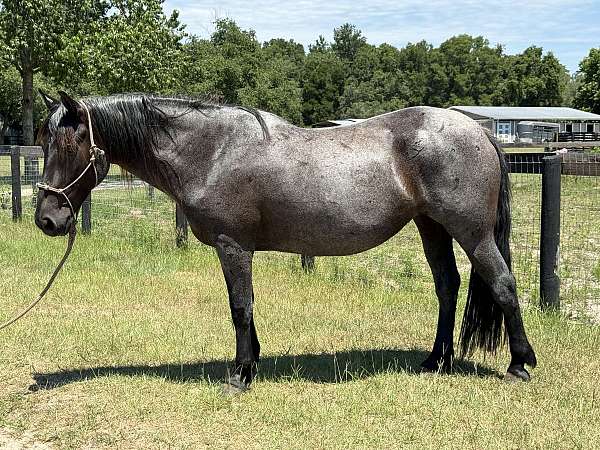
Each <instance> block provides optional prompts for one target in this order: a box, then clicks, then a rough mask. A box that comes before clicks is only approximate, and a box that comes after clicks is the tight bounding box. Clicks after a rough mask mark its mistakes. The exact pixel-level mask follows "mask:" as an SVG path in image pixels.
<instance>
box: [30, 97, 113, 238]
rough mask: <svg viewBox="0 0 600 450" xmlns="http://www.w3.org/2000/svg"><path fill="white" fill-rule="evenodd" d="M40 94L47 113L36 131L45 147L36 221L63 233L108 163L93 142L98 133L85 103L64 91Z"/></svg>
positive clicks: (46, 229) (53, 232)
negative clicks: (57, 96)
mask: <svg viewBox="0 0 600 450" xmlns="http://www.w3.org/2000/svg"><path fill="white" fill-rule="evenodd" d="M40 94H41V95H42V97H43V99H44V101H45V103H46V106H47V107H48V110H49V114H48V117H47V119H46V120H45V122H44V125H43V126H42V128H41V129H40V132H39V134H38V144H39V145H41V146H42V148H43V149H44V173H43V177H42V183H40V184H39V185H38V187H39V192H38V198H37V208H36V211H35V223H36V225H37V226H38V227H39V228H40V229H41V230H42V231H43V232H44V233H45V234H47V235H49V236H64V235H65V234H67V232H68V231H69V229H70V227H71V226H72V225H73V224H74V221H75V219H76V214H77V212H78V211H79V208H80V207H81V204H82V203H83V201H84V200H85V198H86V197H87V196H88V194H89V193H90V192H91V190H92V189H93V188H94V187H95V186H96V185H97V184H98V183H99V182H100V181H101V180H102V179H103V178H104V177H105V176H106V173H107V172H108V168H109V164H108V162H107V160H106V157H105V155H104V152H103V151H102V150H100V149H99V148H98V147H96V146H95V145H94V137H96V138H98V136H97V135H95V136H94V134H93V130H90V128H91V127H92V125H91V124H92V120H91V117H90V115H89V110H88V108H87V106H86V105H85V104H84V103H83V102H78V101H77V100H74V99H73V98H71V97H70V96H69V95H67V94H65V93H64V92H60V100H54V99H53V98H51V97H49V96H48V95H46V94H44V93H43V92H40ZM90 131H91V132H90Z"/></svg>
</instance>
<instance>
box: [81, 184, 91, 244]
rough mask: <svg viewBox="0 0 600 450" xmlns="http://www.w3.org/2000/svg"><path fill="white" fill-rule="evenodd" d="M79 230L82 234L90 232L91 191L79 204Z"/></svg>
mask: <svg viewBox="0 0 600 450" xmlns="http://www.w3.org/2000/svg"><path fill="white" fill-rule="evenodd" d="M81 231H82V232H83V234H90V233H91V232H92V193H91V192H90V194H89V195H88V196H87V197H86V198H85V200H84V201H83V203H82V204H81Z"/></svg>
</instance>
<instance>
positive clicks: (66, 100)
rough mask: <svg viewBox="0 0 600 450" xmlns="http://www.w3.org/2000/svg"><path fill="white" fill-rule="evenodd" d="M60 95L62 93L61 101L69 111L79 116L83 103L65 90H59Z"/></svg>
mask: <svg viewBox="0 0 600 450" xmlns="http://www.w3.org/2000/svg"><path fill="white" fill-rule="evenodd" d="M58 95H60V102H61V103H62V104H63V105H64V107H65V108H67V111H68V112H69V113H71V114H73V115H75V117H79V115H80V111H81V109H82V108H81V105H80V104H79V102H78V101H77V100H75V99H74V98H73V97H71V96H70V95H69V94H67V93H66V92H63V91H58Z"/></svg>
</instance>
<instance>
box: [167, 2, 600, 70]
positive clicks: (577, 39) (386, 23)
mask: <svg viewBox="0 0 600 450" xmlns="http://www.w3.org/2000/svg"><path fill="white" fill-rule="evenodd" d="M165 9H166V11H167V12H170V11H172V10H173V9H177V10H179V12H180V19H181V22H182V23H185V24H187V28H186V29H187V31H188V33H191V34H195V35H198V36H200V37H205V38H206V37H208V36H209V35H210V33H211V32H212V31H213V29H214V26H213V23H214V21H215V20H216V19H220V18H230V19H233V20H235V22H236V23H237V24H238V25H239V26H241V27H242V28H244V29H253V30H255V31H256V36H257V38H258V40H259V41H261V42H263V41H268V40H269V39H272V38H286V39H293V40H295V41H296V42H300V43H302V44H304V46H305V48H306V49H308V44H311V43H313V42H314V41H315V40H316V39H317V37H318V36H319V35H323V36H324V37H325V38H326V39H327V40H329V41H331V38H332V36H333V29H334V28H336V27H338V26H340V25H342V24H343V23H345V22H349V23H352V24H354V25H356V26H357V27H358V28H359V29H360V30H361V31H362V33H363V35H364V36H366V37H367V40H368V42H369V43H370V44H375V45H379V44H382V43H384V42H386V43H389V44H392V45H394V46H396V47H403V46H405V45H406V44H407V43H408V42H418V41H421V40H426V41H427V42H429V43H431V44H433V45H436V46H437V45H439V44H440V43H441V42H443V41H445V40H446V39H448V38H449V37H452V36H455V35H457V34H464V33H467V34H470V35H473V36H484V37H485V38H487V39H488V40H489V41H490V43H491V44H492V45H495V44H501V45H502V46H503V47H504V49H505V51H506V52H507V53H511V54H513V53H519V52H521V51H523V50H524V49H525V48H527V47H529V46H531V45H536V46H539V47H543V48H544V50H545V51H552V52H553V53H554V54H555V56H556V57H557V58H558V59H559V60H560V61H561V63H563V64H564V65H565V66H566V67H567V69H568V70H569V71H570V72H575V71H577V68H578V66H579V62H580V61H581V60H582V59H583V58H584V57H585V56H586V55H587V54H588V53H589V49H590V48H592V47H600V0H560V1H558V0H544V1H541V0H532V1H525V0H521V1H519V0H504V1H501V2H492V1H487V0H481V1H477V0H428V1H424V0H363V1H362V2H359V1H356V0H354V1H350V0H328V1H315V0H296V1H276V0H271V1H268V0H266V1H265V0H220V1H211V0H207V1H203V0H200V1H190V0H166V2H165Z"/></svg>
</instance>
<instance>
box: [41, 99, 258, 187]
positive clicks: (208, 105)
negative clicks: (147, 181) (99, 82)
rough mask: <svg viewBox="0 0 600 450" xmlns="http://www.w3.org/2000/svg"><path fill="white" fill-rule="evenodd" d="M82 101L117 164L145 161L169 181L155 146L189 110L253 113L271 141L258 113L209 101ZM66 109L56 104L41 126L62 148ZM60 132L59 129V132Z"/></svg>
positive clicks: (169, 171) (168, 169) (170, 175)
mask: <svg viewBox="0 0 600 450" xmlns="http://www.w3.org/2000/svg"><path fill="white" fill-rule="evenodd" d="M82 102H83V103H85V105H86V106H87V107H88V109H89V111H90V115H91V118H92V126H93V128H94V130H102V132H101V137H102V140H103V141H104V143H105V145H107V146H110V150H111V154H112V155H113V157H114V158H115V160H116V161H118V160H119V159H121V157H123V158H124V159H125V158H126V159H137V160H141V161H143V162H144V165H145V167H146V169H147V170H148V171H149V173H155V174H157V175H158V176H160V177H161V178H162V179H164V180H169V179H172V178H173V176H174V173H173V171H172V169H171V167H170V166H169V165H168V163H167V162H166V160H165V159H164V158H163V157H161V154H160V150H161V149H160V148H158V143H159V142H160V138H162V137H164V136H167V137H168V138H170V139H171V135H170V130H173V129H175V127H176V126H177V124H176V120H177V119H178V118H180V117H182V116H184V115H186V114H189V113H190V112H192V111H200V112H201V113H202V114H203V115H205V116H207V117H209V116H210V111H211V110H218V109H221V108H237V109H240V110H243V111H246V112H248V113H250V114H252V115H253V116H254V117H255V118H256V120H257V121H258V123H259V124H260V127H261V129H262V132H263V138H264V139H265V140H269V139H270V134H269V130H268V128H267V125H266V123H265V121H264V119H263V117H262V115H261V113H260V111H258V110H256V109H254V108H248V107H242V106H229V105H222V104H219V103H216V102H214V101H210V100H204V99H194V98H186V97H164V96H158V95H150V94H114V95H110V96H105V97H87V98H84V99H82ZM168 106H170V107H175V108H177V109H181V112H179V113H177V114H169V113H167V112H165V110H164V108H165V107H168ZM65 113H66V108H65V107H64V106H62V105H60V104H59V105H57V108H56V109H55V110H54V111H52V114H51V116H50V118H49V120H48V121H47V123H45V124H44V125H45V126H47V127H48V129H49V130H50V131H51V132H52V133H53V134H58V135H59V136H61V138H62V139H63V140H64V141H65V143H64V144H63V147H65V148H67V147H68V146H69V145H70V144H69V142H68V141H70V140H71V136H66V137H65V136H62V134H63V133H61V132H59V133H57V131H58V130H59V123H60V121H61V119H62V118H63V116H64V114H65ZM61 131H62V130H61Z"/></svg>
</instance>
